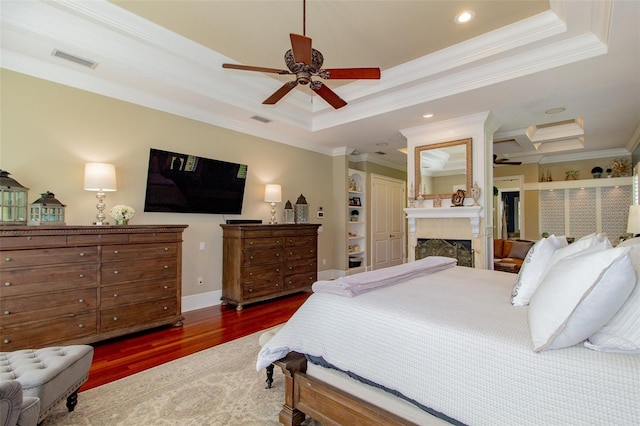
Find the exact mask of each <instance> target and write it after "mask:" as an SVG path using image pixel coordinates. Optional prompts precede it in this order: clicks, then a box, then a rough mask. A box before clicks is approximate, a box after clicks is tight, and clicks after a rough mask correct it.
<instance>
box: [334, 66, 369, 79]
mask: <svg viewBox="0 0 640 426" xmlns="http://www.w3.org/2000/svg"><path fill="white" fill-rule="evenodd" d="M323 71H326V72H327V74H328V76H327V78H328V79H332V80H367V79H368V80H379V79H380V68H327V69H324V70H323Z"/></svg>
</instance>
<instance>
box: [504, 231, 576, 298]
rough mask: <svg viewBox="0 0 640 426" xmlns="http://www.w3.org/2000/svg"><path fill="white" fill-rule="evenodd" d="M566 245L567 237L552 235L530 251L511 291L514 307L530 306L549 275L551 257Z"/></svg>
mask: <svg viewBox="0 0 640 426" xmlns="http://www.w3.org/2000/svg"><path fill="white" fill-rule="evenodd" d="M566 245H567V239H566V238H565V237H556V236H555V235H551V236H549V237H547V238H543V239H541V240H539V241H538V242H536V243H535V244H534V245H533V247H531V249H529V252H528V253H527V255H526V257H525V258H524V261H523V262H522V266H521V267H520V272H519V273H518V278H517V279H516V283H515V285H514V286H513V290H512V291H511V304H512V305H514V306H526V305H528V304H529V300H531V296H532V295H533V293H534V292H535V291H536V289H537V288H538V285H540V282H541V281H542V278H543V277H544V275H545V274H546V273H547V268H548V264H549V260H550V259H551V256H552V255H553V253H554V252H555V251H556V250H558V249H559V248H561V247H565V246H566Z"/></svg>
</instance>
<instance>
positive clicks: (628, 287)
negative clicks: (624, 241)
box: [529, 247, 636, 352]
mask: <svg viewBox="0 0 640 426" xmlns="http://www.w3.org/2000/svg"><path fill="white" fill-rule="evenodd" d="M629 250H630V248H628V247H619V248H611V249H607V250H604V251H595V252H594V251H590V252H589V253H587V254H584V253H577V254H576V255H574V256H569V257H566V258H564V259H562V260H560V261H558V262H557V264H555V265H554V266H553V267H552V268H551V269H550V270H549V272H548V273H547V275H546V276H545V277H544V279H543V280H542V282H541V283H540V286H539V287H538V290H537V291H536V292H535V294H534V295H533V297H532V298H531V303H530V304H529V329H530V331H531V340H532V341H533V347H534V350H535V351H536V352H537V351H541V350H546V349H560V348H565V347H568V346H572V345H575V344H577V343H580V342H582V341H584V340H586V339H587V338H588V337H590V336H592V335H593V334H594V333H595V332H597V331H598V330H600V329H601V328H602V327H603V326H604V325H605V324H606V323H607V322H608V321H609V320H610V319H611V318H613V316H614V315H615V313H616V312H618V310H619V309H620V307H621V306H622V305H623V304H624V303H625V301H626V300H627V298H628V297H629V294H630V293H631V291H632V290H633V288H634V286H635V284H636V273H635V270H634V269H633V265H632V263H631V257H630V256H629Z"/></svg>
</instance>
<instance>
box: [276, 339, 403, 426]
mask: <svg viewBox="0 0 640 426" xmlns="http://www.w3.org/2000/svg"><path fill="white" fill-rule="evenodd" d="M274 364H275V365H277V366H279V367H280V368H281V369H282V372H283V373H284V383H285V395H284V405H283V406H282V410H281V411H280V416H279V419H280V423H282V424H284V425H285V426H298V425H300V424H301V423H302V422H303V421H304V420H305V416H306V415H308V416H310V417H312V418H313V419H315V420H317V421H319V422H321V423H322V424H324V425H327V426H328V425H341V424H362V425H378V426H406V425H414V424H415V423H411V422H408V421H407V420H405V419H402V418H401V417H398V416H396V415H395V414H393V413H390V412H389V411H387V410H384V409H382V408H380V407H377V406H375V405H373V404H370V403H368V402H366V401H364V400H362V399H360V398H358V397H356V396H354V395H351V394H349V393H347V392H344V391H342V390H340V389H338V388H336V387H334V386H331V385H329V384H327V383H325V382H323V381H320V380H318V379H316V378H314V377H311V376H308V375H307V374H306V371H307V359H306V358H305V356H304V355H302V354H299V353H297V352H290V353H289V354H288V355H287V356H286V357H284V358H282V359H280V360H278V361H276V362H275V363H274Z"/></svg>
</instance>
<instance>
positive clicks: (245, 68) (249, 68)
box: [222, 64, 291, 75]
mask: <svg viewBox="0 0 640 426" xmlns="http://www.w3.org/2000/svg"><path fill="white" fill-rule="evenodd" d="M222 68H229V69H233V70H242V71H258V72H268V73H274V74H281V75H284V74H291V72H289V71H287V70H279V69H277V68H265V67H254V66H251V65H238V64H222Z"/></svg>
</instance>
